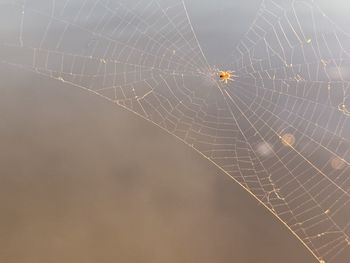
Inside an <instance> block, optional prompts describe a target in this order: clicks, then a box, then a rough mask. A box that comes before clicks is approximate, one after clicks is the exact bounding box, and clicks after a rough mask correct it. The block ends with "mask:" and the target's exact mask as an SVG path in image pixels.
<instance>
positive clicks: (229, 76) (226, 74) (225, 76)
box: [218, 70, 236, 84]
mask: <svg viewBox="0 0 350 263" xmlns="http://www.w3.org/2000/svg"><path fill="white" fill-rule="evenodd" d="M218 75H219V77H220V81H222V82H225V83H226V84H227V82H228V81H229V80H231V81H233V80H234V79H233V78H234V77H236V76H235V75H234V71H230V70H228V71H221V70H220V71H219V73H218Z"/></svg>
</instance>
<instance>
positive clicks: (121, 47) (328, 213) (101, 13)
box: [3, 0, 349, 262]
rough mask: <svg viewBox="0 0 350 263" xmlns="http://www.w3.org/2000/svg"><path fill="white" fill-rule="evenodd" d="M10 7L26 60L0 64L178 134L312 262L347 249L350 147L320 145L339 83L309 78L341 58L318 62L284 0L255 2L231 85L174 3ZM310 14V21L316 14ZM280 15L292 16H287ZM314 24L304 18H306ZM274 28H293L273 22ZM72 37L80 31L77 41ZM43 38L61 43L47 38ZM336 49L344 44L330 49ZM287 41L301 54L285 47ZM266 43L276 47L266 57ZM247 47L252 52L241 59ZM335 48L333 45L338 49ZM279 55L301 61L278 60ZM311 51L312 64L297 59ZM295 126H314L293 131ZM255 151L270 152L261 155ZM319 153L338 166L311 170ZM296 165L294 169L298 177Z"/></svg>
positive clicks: (336, 134)
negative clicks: (36, 30) (33, 28)
mask: <svg viewBox="0 0 350 263" xmlns="http://www.w3.org/2000/svg"><path fill="white" fill-rule="evenodd" d="M295 3H300V2H299V1H293V3H292V4H293V5H294V4H295ZM303 3H305V2H303ZM8 4H9V5H11V6H13V7H14V8H15V10H16V12H17V18H19V21H20V22H19V23H18V25H19V26H18V27H19V33H18V35H19V37H18V39H17V40H18V41H17V43H16V44H14V43H13V42H15V41H14V40H15V38H14V37H13V38H10V39H8V40H10V41H8V42H9V43H8V45H9V46H15V47H16V46H17V49H15V50H16V51H19V52H23V54H24V55H25V56H23V57H22V58H21V59H22V60H20V61H13V60H14V58H12V57H6V54H5V55H4V54H3V55H4V56H5V58H3V60H4V61H6V62H7V63H9V64H17V65H21V66H24V67H26V68H30V67H32V68H33V69H34V70H35V71H36V72H38V73H40V74H44V75H47V76H49V77H52V78H55V79H59V80H61V81H64V82H67V83H70V84H72V85H75V86H78V87H80V88H82V89H85V90H87V91H90V92H93V93H94V94H97V95H99V96H102V97H104V98H106V99H108V100H110V101H112V102H115V103H118V104H119V105H121V106H123V107H125V108H127V109H129V110H131V111H132V112H134V113H136V114H138V115H140V116H141V117H143V118H146V119H148V120H150V121H152V122H153V123H155V124H156V125H158V126H159V127H161V128H163V129H165V130H167V131H168V132H169V133H170V134H172V135H175V136H177V137H178V138H180V139H181V140H183V141H184V142H185V143H186V144H188V145H189V146H191V147H193V148H194V149H196V150H197V151H199V152H200V153H201V154H202V155H203V156H204V157H206V158H207V159H209V160H210V161H212V162H214V163H215V164H216V165H217V166H218V167H219V168H221V169H222V170H223V171H225V172H226V173H227V174H228V175H229V176H230V177H232V178H233V179H235V180H236V181H237V182H238V183H240V184H241V185H242V186H243V187H244V188H245V189H247V190H248V191H249V192H250V193H251V194H252V195H253V196H254V197H255V198H257V199H258V200H259V201H260V202H262V203H263V204H264V205H265V206H266V207H267V208H268V209H269V210H270V211H271V212H272V213H274V214H275V215H276V216H277V217H278V218H279V219H280V220H281V221H282V222H283V223H284V224H285V225H286V226H287V227H288V228H289V229H290V230H291V231H292V232H293V233H294V234H296V235H297V237H298V238H299V239H300V240H301V242H302V243H303V244H304V245H305V246H307V247H308V248H309V249H310V251H311V252H312V253H313V254H314V255H315V257H317V258H318V259H319V260H320V261H321V262H322V261H323V260H326V261H327V262H329V261H332V260H333V259H335V258H336V256H337V255H338V254H339V253H341V252H342V251H343V250H345V249H347V248H348V247H347V246H346V244H347V243H349V241H348V240H349V239H348V231H349V224H348V223H349V215H347V214H345V215H344V214H343V219H341V218H339V217H338V218H337V217H336V215H337V213H338V211H340V212H344V211H346V205H347V204H348V201H349V198H348V195H347V194H346V193H348V190H347V189H348V188H347V186H348V180H347V178H348V176H347V175H348V174H349V168H348V160H346V159H345V158H344V157H346V156H347V153H348V149H349V147H348V144H345V145H347V149H345V150H344V149H342V148H340V146H337V147H333V146H332V145H331V144H329V143H326V141H325V140H326V139H327V137H329V136H330V138H332V140H331V141H336V142H338V144H339V145H341V143H347V142H348V138H347V137H346V132H347V131H348V118H347V116H346V114H341V115H337V114H339V113H346V107H345V109H344V107H343V106H341V107H339V105H340V104H341V101H343V105H346V98H347V94H348V93H347V92H348V89H349V86H348V84H346V83H347V82H346V80H344V79H343V78H341V79H340V80H339V79H338V80H336V79H333V78H331V77H330V76H329V75H327V72H326V73H325V74H326V76H327V77H324V76H323V75H322V74H321V73H319V71H320V68H322V67H325V65H326V66H327V65H330V63H333V64H334V65H336V69H337V71H339V64H341V63H345V62H346V59H347V56H346V53H345V52H344V53H337V54H335V53H332V52H330V50H329V48H327V45H325V46H324V48H326V49H327V52H328V53H327V56H320V54H321V52H320V51H318V53H317V52H316V53H315V51H312V50H309V49H306V48H305V47H306V44H308V45H309V46H311V47H312V48H313V45H314V43H316V44H317V43H318V41H316V39H317V37H316V36H315V32H317V31H316V29H315V28H313V29H312V30H311V31H312V32H313V33H314V34H313V37H310V38H307V37H306V36H304V35H303V34H302V33H300V31H301V32H304V30H303V28H302V27H301V24H300V22H299V19H298V16H297V15H298V13H302V12H303V11H302V10H300V9H295V10H294V9H293V5H291V3H290V2H289V3H286V4H285V6H282V5H278V4H281V3H277V4H276V3H275V2H273V1H263V4H262V6H261V8H260V10H259V13H258V14H257V17H256V19H255V21H254V23H253V25H252V27H251V30H250V31H248V33H247V35H246V38H245V39H244V40H243V41H242V43H243V44H242V43H241V45H239V46H238V49H239V51H240V52H239V55H238V56H237V57H242V58H243V59H241V60H238V62H237V63H235V67H233V68H234V69H235V70H236V71H237V72H240V73H239V74H237V75H239V78H238V79H236V81H235V82H234V83H231V84H230V85H227V86H222V85H220V86H217V84H216V83H214V84H213V81H212V76H211V75H210V74H212V70H211V69H210V66H209V65H208V63H207V61H206V59H205V56H204V54H203V52H202V50H201V48H200V45H199V43H198V40H197V38H196V36H195V34H194V31H193V26H192V24H191V22H190V20H189V17H188V13H187V10H186V6H185V3H184V2H183V1H179V2H175V3H174V2H173V1H136V2H132V3H130V1H127V2H121V1H107V0H106V1H105V0H103V1H102V0H101V1H96V0H95V1H90V0H83V1H77V0H67V1H62V2H61V1H39V0H35V1H34V0H27V1H24V2H23V1H15V2H14V1H11V2H10V3H8ZM311 7H312V8H311V9H312V10H313V11H315V13H316V11H317V7H315V6H313V5H311ZM34 14H35V15H36V16H38V17H40V18H41V19H42V21H41V23H39V25H44V28H43V29H42V32H44V33H43V34H41V35H40V36H38V39H39V40H40V42H38V41H37V42H36V41H35V40H31V39H30V34H29V33H31V32H30V31H29V29H30V28H28V25H27V23H26V22H30V18H33V15H34ZM287 14H288V15H289V17H288V18H290V17H291V18H294V20H291V21H289V20H288V19H286V15H287ZM262 17H264V18H265V21H263V20H261V18H262ZM322 17H323V15H322ZM279 18H281V19H279ZM282 18H284V20H283V19H282ZM157 20H158V22H157ZM266 20H267V21H266ZM287 20H288V21H287ZM321 20H322V18H321V17H317V16H315V17H314V18H313V21H314V22H316V21H321ZM283 21H284V22H287V24H289V25H291V26H290V27H289V28H290V29H291V30H292V31H288V30H286V29H287V28H288V27H287V26H286V25H284V24H279V22H280V23H282V22H283ZM60 28H63V29H64V30H63V31H59V29H60ZM278 28H282V31H278ZM252 30H253V31H256V32H259V33H258V35H259V34H261V35H264V36H265V38H262V39H263V41H259V40H255V41H251V40H252V39H250V37H251V36H250V35H249V32H250V33H251V32H252ZM334 30H335V29H333V28H332V32H334ZM269 32H273V33H274V34H276V35H278V36H280V38H277V39H276V38H275V37H272V35H271V34H270V35H269V34H268V33H269ZM53 33H54V34H53ZM73 33H76V34H80V37H81V39H80V38H77V37H75V35H74V34H73ZM86 34H87V35H88V37H87V36H86ZM53 35H57V36H59V38H56V39H57V40H56V41H51V42H50V39H51V38H53ZM338 35H340V34H338ZM300 36H302V37H300ZM295 37H297V42H295V41H294V40H295ZM70 38H72V39H73V40H75V41H74V42H76V43H73V42H72V41H69V39H70ZM282 39H285V40H286V41H287V43H286V42H283V43H282V42H281V40H282ZM310 39H311V41H310ZM322 39H323V41H324V42H325V43H327V40H328V39H330V35H322ZM335 39H336V38H335ZM245 41H248V42H250V46H249V45H247V43H246V42H245ZM293 41H294V42H293ZM344 41H346V39H345V38H344V37H342V38H341V40H338V43H340V44H341V43H342V42H344ZM86 43H88V44H86ZM141 43H142V45H140V44H141ZM262 43H263V45H262ZM291 43H294V45H295V46H296V47H302V48H301V49H297V48H293V45H292V44H291ZM295 43H297V44H295ZM4 44H7V41H4ZM84 44H85V45H87V46H84ZM276 46H277V47H282V49H277V50H276ZM344 46H345V45H344ZM15 47H14V48H15ZM261 47H263V48H264V49H263V50H260V49H259V48H261ZM18 48H20V49H18ZM242 48H243V49H242ZM248 50H249V51H248ZM252 50H254V52H256V51H257V50H259V52H256V53H254V54H253V53H250V52H251V51H252ZM315 50H316V48H315ZM318 50H320V48H318ZM336 50H338V51H339V50H343V47H339V45H338V46H337V48H336ZM10 51H11V49H10ZM287 51H293V52H294V53H295V54H297V55H299V56H301V58H302V59H301V60H300V57H299V60H300V61H299V63H298V62H297V61H293V63H292V62H290V63H287V62H289V61H288V56H290V54H287ZM313 53H315V54H316V55H315V56H314V57H310V58H309V57H305V55H309V54H313ZM237 57H236V58H237ZM321 57H322V60H320V61H319V58H321ZM26 58H28V60H26ZM276 58H278V59H276ZM315 58H316V59H315ZM294 60H297V58H294ZM258 67H259V68H258ZM305 68H306V69H305ZM311 69H313V70H314V71H316V73H315V74H314V75H312V76H313V77H314V78H312V77H311V76H310V74H300V71H302V72H306V73H308V72H311ZM304 75H305V76H307V75H309V76H308V77H309V79H306V78H305V76H304ZM321 75H322V76H321ZM315 76H316V77H315ZM321 77H323V78H324V79H322V78H321ZM208 79H211V81H208ZM267 80H268V81H270V83H266V81H267ZM264 81H265V82H264ZM302 83H304V84H303V85H304V86H302V85H301V84H302ZM324 83H326V84H327V87H328V86H329V85H330V86H331V89H330V90H329V89H327V90H328V94H331V95H332V94H333V93H335V92H333V91H332V90H333V89H334V90H335V91H339V90H341V91H342V93H341V95H340V96H339V94H338V97H336V98H335V99H338V100H336V103H335V104H334V103H330V101H331V99H329V100H322V99H321V97H320V95H319V94H318V93H317V92H320V91H321V90H322V89H321V88H322V85H323V84H324ZM338 84H341V85H340V86H339V87H338V86H336V85H338ZM333 86H335V87H333ZM299 90H301V91H302V92H300V91H299ZM309 90H311V91H315V92H316V94H318V95H317V96H316V97H315V96H314V95H313V94H312V93H311V92H310V91H309ZM297 91H298V92H297ZM271 94H275V97H273V96H272V95H271ZM276 95H277V97H276ZM283 96H286V97H287V98H288V100H292V98H294V101H297V102H303V103H306V104H308V105H313V107H314V108H313V110H311V112H312V117H308V116H303V111H302V109H301V108H300V107H299V106H297V103H295V102H294V104H290V103H289V104H288V103H284V102H286V101H287V102H288V100H286V99H285V98H284V97H283ZM333 99H334V98H332V100H333ZM267 103H268V104H267ZM301 104H302V103H301ZM317 109H321V110H322V111H321V113H322V114H323V113H324V112H325V111H326V110H327V111H328V110H330V111H332V110H333V111H332V114H333V115H332V116H341V117H338V119H336V120H337V125H336V129H334V128H332V126H329V125H326V126H325V125H321V124H318V123H317V121H316V120H317V118H316V120H315V116H317V115H316V112H317ZM339 109H343V111H340V110H339ZM280 111H283V116H280V115H279V114H278V112H280ZM327 122H330V121H327ZM315 123H316V124H318V125H314V124H315ZM302 126H306V127H314V128H313V129H311V130H303V129H302ZM307 129H310V128H307ZM319 133H320V134H319ZM285 134H290V136H294V137H295V140H294V143H291V142H293V140H291V141H290V143H286V142H287V141H284V143H283V141H281V139H282V138H284V137H283V136H284V135H285ZM310 143H313V144H310ZM261 144H262V145H263V146H264V147H265V148H267V149H269V150H268V151H267V152H261V151H260V150H259V146H261ZM309 148H310V149H311V150H309ZM320 149H324V150H325V152H323V154H325V155H326V156H327V158H330V156H332V157H334V158H338V159H339V160H340V162H344V161H346V163H344V165H340V166H339V165H338V166H339V167H341V169H329V162H328V161H326V162H324V163H322V164H321V165H320V164H319V163H315V162H314V156H313V154H315V153H318V152H319V151H320ZM307 150H309V152H307ZM322 160H323V159H322ZM299 163H301V164H304V168H302V170H300V169H301V168H300V167H301V166H300V164H299ZM286 175H287V176H286ZM321 178H322V179H321ZM318 179H319V180H318ZM329 193H330V194H329ZM344 207H345V208H344ZM344 220H345V222H343V221H344ZM340 224H342V226H344V225H345V226H344V227H341V226H340Z"/></svg>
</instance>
